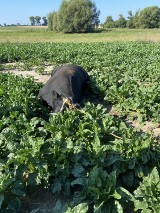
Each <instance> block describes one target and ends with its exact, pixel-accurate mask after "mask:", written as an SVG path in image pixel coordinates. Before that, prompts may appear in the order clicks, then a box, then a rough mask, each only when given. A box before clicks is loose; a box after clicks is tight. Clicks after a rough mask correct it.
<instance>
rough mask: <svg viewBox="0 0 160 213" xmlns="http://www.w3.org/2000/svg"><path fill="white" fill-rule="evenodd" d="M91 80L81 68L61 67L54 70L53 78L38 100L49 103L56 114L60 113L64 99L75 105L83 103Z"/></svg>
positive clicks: (74, 66) (44, 87) (43, 88)
mask: <svg viewBox="0 0 160 213" xmlns="http://www.w3.org/2000/svg"><path fill="white" fill-rule="evenodd" d="M89 80H90V78H89V76H88V74H87V72H86V71H85V70H84V69H83V68H82V67H80V66H77V65H64V66H60V67H58V68H56V69H55V70H53V72H52V74H51V78H50V79H49V80H48V81H47V82H46V84H45V85H44V86H43V87H42V89H41V90H40V92H39V94H38V98H40V99H42V100H43V101H45V102H47V104H48V105H49V106H51V107H52V108H53V111H54V112H59V111H61V109H62V106H63V98H69V99H70V100H72V103H73V104H77V103H79V102H80V101H82V98H83V92H84V90H85V88H86V85H87V82H89Z"/></svg>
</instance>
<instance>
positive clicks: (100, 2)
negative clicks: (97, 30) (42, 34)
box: [0, 0, 160, 25]
mask: <svg viewBox="0 0 160 213" xmlns="http://www.w3.org/2000/svg"><path fill="white" fill-rule="evenodd" d="M77 1H78V0H77ZM61 2H62V0H0V24H1V25H4V23H5V24H7V25H10V24H17V23H20V24H21V25H27V24H29V25H30V21H29V17H30V16H40V17H43V16H46V17H47V15H48V14H49V13H50V12H52V11H58V9H59V7H60V5H61ZM94 2H95V4H96V7H97V9H99V10H100V16H99V18H100V22H101V23H104V21H105V19H106V17H107V16H110V15H111V16H112V17H113V19H114V20H116V19H118V17H119V14H122V15H124V17H125V18H126V17H127V15H128V11H129V10H131V11H132V12H133V13H135V12H136V11H137V10H138V9H141V10H142V9H144V8H145V7H149V6H158V7H160V0H94Z"/></svg>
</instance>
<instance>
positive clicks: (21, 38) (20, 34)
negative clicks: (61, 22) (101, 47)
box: [0, 26, 160, 43]
mask: <svg viewBox="0 0 160 213" xmlns="http://www.w3.org/2000/svg"><path fill="white" fill-rule="evenodd" d="M112 41H153V42H160V29H108V30H106V31H102V32H97V33H79V34H64V33H56V32H52V31H49V30H47V28H46V27H38V28H37V27H30V26H27V27H1V28H0V43H6V42H8V43H16V42H20V43H21V42H22V43H23V42H32V43H33V42H86V43H90V42H112Z"/></svg>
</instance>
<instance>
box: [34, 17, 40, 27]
mask: <svg viewBox="0 0 160 213" xmlns="http://www.w3.org/2000/svg"><path fill="white" fill-rule="evenodd" d="M35 20H36V22H37V25H40V23H41V17H40V16H36V17H35Z"/></svg>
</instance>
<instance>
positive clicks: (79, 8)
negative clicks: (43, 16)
mask: <svg viewBox="0 0 160 213" xmlns="http://www.w3.org/2000/svg"><path fill="white" fill-rule="evenodd" d="M99 14H100V11H98V10H97V8H96V5H95V3H93V2H92V1H91V0H78V1H77V0H63V1H62V4H61V6H60V9H59V11H58V12H56V13H55V12H53V13H52V19H48V22H50V20H51V22H52V23H49V26H50V25H52V28H53V30H56V31H62V32H68V33H78V32H88V31H91V30H93V29H94V28H95V27H96V26H98V24H99ZM50 16H51V14H50Z"/></svg>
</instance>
